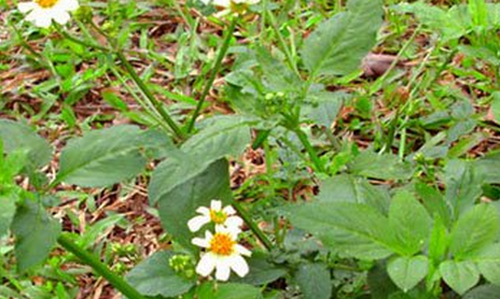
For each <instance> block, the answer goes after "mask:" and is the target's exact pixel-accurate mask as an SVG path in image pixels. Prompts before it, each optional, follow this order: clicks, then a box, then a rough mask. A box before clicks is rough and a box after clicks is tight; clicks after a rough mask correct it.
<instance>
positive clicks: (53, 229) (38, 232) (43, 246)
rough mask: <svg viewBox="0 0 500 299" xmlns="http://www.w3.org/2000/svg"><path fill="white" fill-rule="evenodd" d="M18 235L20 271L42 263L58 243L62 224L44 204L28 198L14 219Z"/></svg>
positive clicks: (13, 222)
mask: <svg viewBox="0 0 500 299" xmlns="http://www.w3.org/2000/svg"><path fill="white" fill-rule="evenodd" d="M11 229H12V232H13V233H14V235H15V237H16V245H15V250H16V258H17V265H18V269H19V271H26V270H28V269H29V268H31V267H33V266H36V265H39V264H40V263H42V262H43V261H44V260H45V259H46V258H47V256H48V255H49V253H50V252H51V250H52V248H53V247H54V245H55V244H56V241H57V238H58V237H59V234H60V233H61V224H60V223H59V222H58V221H56V220H55V219H52V218H51V217H50V216H49V215H47V213H46V212H45V209H44V207H43V206H41V205H40V204H38V203H35V202H32V201H31V200H29V199H26V200H25V201H24V202H23V203H22V204H21V205H20V206H19V207H18V208H17V211H16V215H15V216H14V219H13V221H12V226H11Z"/></svg>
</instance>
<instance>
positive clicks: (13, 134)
mask: <svg viewBox="0 0 500 299" xmlns="http://www.w3.org/2000/svg"><path fill="white" fill-rule="evenodd" d="M0 138H1V139H2V141H3V148H4V153H6V154H9V153H11V152H14V151H19V150H24V149H26V150H28V151H29V152H28V160H29V162H30V163H29V167H30V169H28V170H34V169H37V168H40V167H42V166H44V165H46V164H47V163H49V162H50V160H51V159H52V148H51V147H50V145H49V144H48V142H47V141H46V140H45V139H43V138H42V137H40V136H38V135H37V134H36V133H35V132H33V130H32V129H31V128H30V127H29V126H27V125H25V124H21V123H18V122H13V121H10V120H7V119H0Z"/></svg>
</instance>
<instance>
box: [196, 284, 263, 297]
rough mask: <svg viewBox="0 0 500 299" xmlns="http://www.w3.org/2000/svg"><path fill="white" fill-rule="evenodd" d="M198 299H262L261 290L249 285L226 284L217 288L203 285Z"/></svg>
mask: <svg viewBox="0 0 500 299" xmlns="http://www.w3.org/2000/svg"><path fill="white" fill-rule="evenodd" d="M196 293H197V294H196V295H197V297H196V298H197V299H262V298H263V297H262V294H261V293H260V291H259V289H258V288H256V287H253V286H251V285H248V284H240V283H224V284H219V285H217V287H215V286H213V285H212V284H210V283H205V284H202V285H201V286H200V287H199V289H198V291H197V292H196Z"/></svg>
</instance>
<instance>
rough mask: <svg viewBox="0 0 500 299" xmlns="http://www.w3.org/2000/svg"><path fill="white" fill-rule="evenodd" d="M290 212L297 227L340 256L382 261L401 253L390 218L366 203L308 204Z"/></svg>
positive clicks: (292, 208)
mask: <svg viewBox="0 0 500 299" xmlns="http://www.w3.org/2000/svg"><path fill="white" fill-rule="evenodd" d="M288 211H289V219H290V221H291V222H292V224H293V225H294V226H296V227H298V228H301V229H304V230H306V231H308V232H310V233H312V234H313V235H315V236H316V237H318V238H319V239H320V240H321V241H322V242H323V245H324V246H326V247H327V248H328V249H330V250H332V251H335V252H338V253H339V254H340V255H341V256H344V257H356V258H360V259H382V258H386V257H388V256H389V255H391V254H392V253H394V252H397V251H398V250H399V246H396V245H394V244H395V241H394V234H393V232H392V229H391V228H390V226H389V221H388V220H387V218H385V217H384V216H383V215H382V214H380V213H379V212H378V211H377V210H375V209H374V208H372V207H370V206H367V205H365V204H355V203H342V202H341V203H308V204H303V205H300V206H291V207H290V209H289V210H288Z"/></svg>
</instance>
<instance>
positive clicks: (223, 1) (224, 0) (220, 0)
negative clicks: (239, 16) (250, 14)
mask: <svg viewBox="0 0 500 299" xmlns="http://www.w3.org/2000/svg"><path fill="white" fill-rule="evenodd" d="M200 1H201V2H202V3H203V4H205V5H209V4H212V5H214V6H219V7H224V8H230V7H231V2H232V3H234V4H247V5H252V4H255V3H258V2H259V1H260V0H200Z"/></svg>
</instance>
